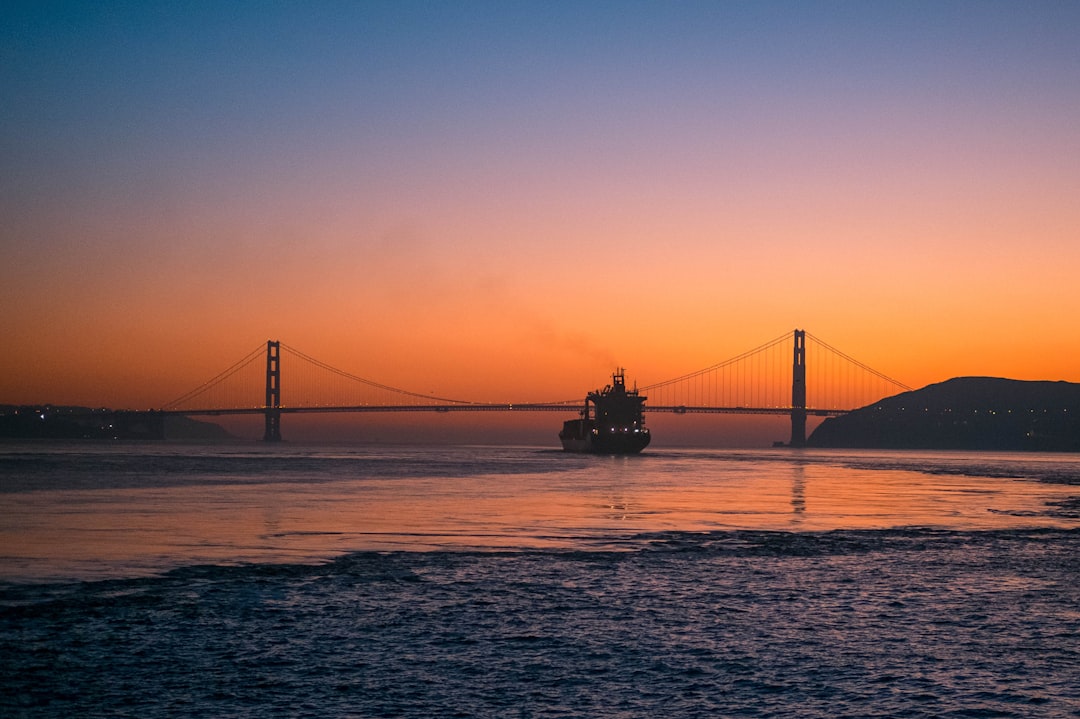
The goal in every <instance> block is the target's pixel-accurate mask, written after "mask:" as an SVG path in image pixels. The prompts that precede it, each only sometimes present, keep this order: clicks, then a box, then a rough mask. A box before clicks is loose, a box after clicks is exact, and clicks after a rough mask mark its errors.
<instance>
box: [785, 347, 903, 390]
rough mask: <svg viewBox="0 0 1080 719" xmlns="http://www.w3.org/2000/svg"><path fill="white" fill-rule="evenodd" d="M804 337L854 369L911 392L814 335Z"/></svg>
mask: <svg viewBox="0 0 1080 719" xmlns="http://www.w3.org/2000/svg"><path fill="white" fill-rule="evenodd" d="M806 336H807V337H809V338H810V339H812V340H814V341H815V342H817V343H818V344H819V345H821V346H822V347H824V348H825V349H827V350H829V351H830V352H832V353H833V354H835V355H837V356H838V357H842V358H843V359H845V360H847V361H848V362H850V363H851V364H853V365H855V366H856V367H858V368H860V369H862V370H864V371H866V372H869V373H870V374H872V375H874V376H876V377H878V378H880V379H883V380H885V381H886V382H889V383H890V384H893V385H896V386H897V387H900V388H901V389H903V390H906V391H908V392H910V391H911V387H908V386H907V385H906V384H904V383H903V382H901V381H899V380H895V379H893V378H892V377H889V376H888V375H886V374H883V373H881V372H878V371H877V370H876V369H874V368H873V367H870V366H869V365H865V364H863V363H862V362H860V361H859V360H857V359H855V358H854V357H851V356H850V355H846V354H844V353H843V352H841V351H840V350H838V349H836V348H835V347H833V346H832V345H830V344H829V343H827V342H824V341H823V340H821V339H819V338H817V337H815V336H814V335H812V334H810V333H809V332H807V333H806Z"/></svg>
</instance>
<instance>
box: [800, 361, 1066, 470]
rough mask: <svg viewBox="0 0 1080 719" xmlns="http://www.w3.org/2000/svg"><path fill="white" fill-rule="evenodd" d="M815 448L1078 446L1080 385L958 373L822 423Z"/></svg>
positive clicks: (1049, 448)
mask: <svg viewBox="0 0 1080 719" xmlns="http://www.w3.org/2000/svg"><path fill="white" fill-rule="evenodd" d="M807 446H809V447H833V448H873V449H974V450H1008V451H1015V450H1027V451H1046V452H1061V451H1065V452H1078V451H1080V384H1076V383H1071V382H1030V381H1023V380H1013V379H1002V378H997V377H957V378H954V379H950V380H947V381H945V382H941V383H938V384H932V385H929V386H927V387H924V388H922V389H919V390H914V391H911V392H904V393H903V394H898V395H895V396H893V397H888V398H886V399H883V400H881V401H880V402H875V403H874V404H873V405H870V406H867V407H863V408H861V409H857V410H855V411H853V412H850V413H848V414H846V415H843V416H840V417H832V418H829V419H826V420H825V421H824V422H822V423H821V424H820V425H819V426H818V427H817V429H816V430H814V432H813V434H811V435H810V437H809V438H808V439H807Z"/></svg>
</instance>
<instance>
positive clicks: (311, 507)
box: [0, 447, 1080, 579]
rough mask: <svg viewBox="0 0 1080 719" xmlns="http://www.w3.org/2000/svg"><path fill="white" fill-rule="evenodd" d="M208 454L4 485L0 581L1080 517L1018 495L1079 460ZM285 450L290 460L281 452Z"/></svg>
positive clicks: (1071, 493)
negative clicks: (661, 538)
mask: <svg viewBox="0 0 1080 719" xmlns="http://www.w3.org/2000/svg"><path fill="white" fill-rule="evenodd" d="M99 451H100V450H99ZM185 451H188V450H185ZM190 451H191V452H198V451H200V450H199V449H198V448H192V449H191V450H190ZM202 451H204V452H205V454H204V455H200V456H199V458H200V463H198V464H195V463H193V460H192V457H191V456H188V455H183V456H180V455H178V456H176V457H175V458H174V457H169V456H158V457H155V458H154V467H155V469H154V471H153V472H151V473H150V474H147V472H145V471H144V468H145V466H146V465H147V462H146V460H145V457H143V456H141V455H140V454H139V450H138V449H137V448H131V447H127V448H118V449H116V450H115V453H114V455H111V456H110V457H109V460H110V462H109V463H108V467H109V469H108V470H105V471H103V470H102V469H101V467H102V466H103V464H102V463H101V462H99V461H96V457H91V458H88V459H86V460H85V461H81V460H78V458H75V459H73V460H72V461H71V462H69V463H68V464H66V465H65V466H64V467H63V472H57V473H56V478H55V480H53V478H52V476H51V475H46V474H43V473H41V472H40V471H38V470H35V472H37V473H36V474H34V475H33V476H30V475H27V476H26V477H0V482H2V484H0V489H3V490H4V491H0V517H2V518H3V519H4V521H3V523H2V524H0V579H4V578H9V577H12V576H28V575H34V574H35V573H37V574H41V575H49V574H53V575H55V574H60V575H65V576H86V575H87V574H92V573H93V572H94V571H101V572H106V573H108V572H116V571H120V572H122V573H128V574H130V573H131V572H133V571H137V572H141V573H147V572H155V571H160V570H161V569H162V568H163V567H169V566H179V565H186V564H193V563H221V562H237V561H296V560H305V559H319V558H326V557H328V556H333V555H335V554H337V553H341V552H348V551H355V550H369V549H370V550H389V549H393V550H400V549H405V550H410V551H425V550H428V549H432V548H461V547H469V548H480V549H489V548H501V547H518V548H541V549H542V548H550V547H557V548H571V549H581V548H594V547H597V546H609V544H610V543H612V542H625V541H630V540H632V539H633V538H634V537H637V536H642V535H646V534H648V533H654V532H715V531H726V530H734V529H765V530H777V531H785V530H792V529H798V530H799V531H828V530H833V529H879V528H882V529H883V528H891V527H906V526H925V527H939V528H944V529H953V530H970V529H1008V528H1018V527H1025V528H1026V527H1068V528H1074V527H1078V526H1080V519H1078V518H1077V517H1075V516H1069V513H1068V512H1065V511H1064V510H1058V511H1054V509H1053V504H1054V503H1055V502H1056V503H1058V504H1059V505H1060V506H1061V507H1067V506H1069V505H1068V503H1069V502H1070V501H1073V502H1075V496H1076V495H1077V494H1078V493H1080V490H1078V489H1077V488H1076V487H1075V486H1069V485H1066V484H1053V483H1048V482H1038V481H1033V480H1030V479H1022V478H1021V479H1017V476H1018V475H1020V476H1021V477H1022V476H1023V474H1022V468H1023V466H1025V465H1024V464H1023V462H1025V461H1027V463H1028V464H1027V465H1026V466H1031V467H1038V468H1039V471H1040V472H1043V473H1044V474H1046V475H1048V476H1051V475H1052V476H1073V475H1075V474H1076V473H1077V471H1080V462H1077V461H1076V460H1075V459H1074V458H1071V457H1062V458H1057V457H1046V456H1041V457H1039V458H1037V461H1036V460H1028V459H1027V458H1020V459H1017V458H1016V457H1011V458H1009V457H1006V458H996V457H994V456H988V455H985V454H984V455H978V456H972V457H970V458H966V457H965V456H963V455H959V454H955V453H954V454H951V455H949V456H948V457H946V458H944V459H941V458H932V457H931V458H927V457H922V458H920V457H918V456H915V455H914V454H911V453H907V454H903V455H900V454H898V453H893V454H887V453H886V454H880V455H872V454H860V455H858V456H857V457H856V456H855V455H852V454H850V453H849V454H847V455H829V454H827V453H809V452H808V453H800V454H799V455H798V456H793V455H792V454H790V453H786V452H775V453H769V452H742V453H740V452H717V451H712V452H709V451H682V452H669V453H661V452H657V453H655V454H652V455H650V456H642V457H638V458H635V459H634V460H633V461H628V460H627V459H626V458H618V459H611V458H603V457H592V458H583V457H573V456H565V455H563V454H561V453H554V452H540V451H537V450H534V449H528V448H469V449H468V450H463V449H453V448H451V449H445V448H443V449H440V450H438V451H435V450H430V451H425V450H423V449H417V450H409V451H405V450H402V449H397V450H394V453H389V452H385V451H380V450H373V449H367V450H350V452H351V454H350V453H349V452H340V451H338V452H335V453H333V454H327V456H326V457H325V458H320V455H319V453H318V452H317V451H312V450H310V449H307V450H304V454H303V457H302V459H303V461H302V462H297V463H295V464H290V463H289V462H288V461H280V462H275V463H274V465H273V469H274V472H273V473H272V474H271V473H268V472H267V466H268V459H267V457H265V456H263V455H261V454H257V453H253V454H252V455H251V456H250V457H247V456H244V457H237V456H235V455H232V456H226V457H223V456H221V454H220V450H214V449H213V448H210V449H206V450H202ZM215 451H217V452H218V454H214V452H215ZM274 451H277V452H280V453H281V454H282V455H284V457H285V459H286V460H287V459H288V455H287V452H288V449H287V448H281V449H276V450H274ZM279 459H280V458H279ZM856 460H857V461H856ZM918 466H924V467H927V468H930V467H939V468H941V467H944V468H945V469H946V470H948V473H946V474H943V473H940V471H941V470H938V471H937V472H935V471H934V470H929V471H918V470H917V469H915V467H918ZM210 470H212V471H213V474H209V473H208V472H209V471H210ZM962 471H968V472H970V474H964V473H962ZM144 476H146V479H141V478H142V477H144ZM133 477H134V478H137V479H138V481H139V484H138V485H137V486H132V482H131V479H132V478H133ZM9 480H11V481H9ZM50 481H54V482H55V484H54V485H53V486H55V487H56V488H53V489H50V485H49V482H50ZM61 483H67V484H61ZM24 487H25V488H24ZM811 492H812V495H813V496H812V497H810V498H808V497H807V494H808V493H811ZM1073 514H1075V512H1074V513H1073Z"/></svg>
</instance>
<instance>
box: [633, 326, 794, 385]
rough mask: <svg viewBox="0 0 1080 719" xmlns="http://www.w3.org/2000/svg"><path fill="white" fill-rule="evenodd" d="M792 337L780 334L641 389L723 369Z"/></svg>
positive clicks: (788, 334)
mask: <svg viewBox="0 0 1080 719" xmlns="http://www.w3.org/2000/svg"><path fill="white" fill-rule="evenodd" d="M790 337H791V333H790V332H785V333H784V334H782V335H780V336H779V337H777V338H776V339H774V340H769V341H768V342H766V343H765V344H763V345H761V346H760V347H755V348H754V349H752V350H747V351H746V352H743V353H742V354H740V355H738V356H736V357H732V358H731V359H727V360H724V361H723V362H718V363H717V364H714V365H712V366H710V367H706V368H705V369H700V370H698V371H697V372H690V373H689V374H684V375H683V376H681V377H676V378H675V379H669V380H666V381H664V382H655V383H653V384H650V385H646V386H645V387H642V388H641V391H642V392H644V391H646V390H651V389H657V388H659V387H664V386H666V385H670V384H675V383H677V382H685V381H686V380H689V379H693V378H695V377H698V376H700V375H703V374H705V373H706V372H712V371H715V370H718V369H721V368H723V367H726V366H728V365H731V364H734V363H736V362H739V361H740V360H744V359H746V358H747V357H749V356H751V355H753V354H757V353H758V352H764V351H765V350H767V349H769V348H771V347H773V346H775V345H777V344H780V343H781V342H784V341H785V340H787V339H788V338H790Z"/></svg>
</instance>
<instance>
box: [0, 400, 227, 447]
mask: <svg viewBox="0 0 1080 719" xmlns="http://www.w3.org/2000/svg"><path fill="white" fill-rule="evenodd" d="M0 437H5V438H13V439H201V440H218V439H229V438H231V437H232V435H231V434H229V433H228V432H227V431H226V430H225V428H224V427H221V426H220V425H217V424H214V423H212V422H201V421H199V420H195V419H191V418H190V417H184V416H180V415H167V416H163V415H160V414H157V413H155V412H124V411H114V410H111V409H106V408H90V407H54V406H52V405H35V406H28V405H19V406H16V405H0Z"/></svg>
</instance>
